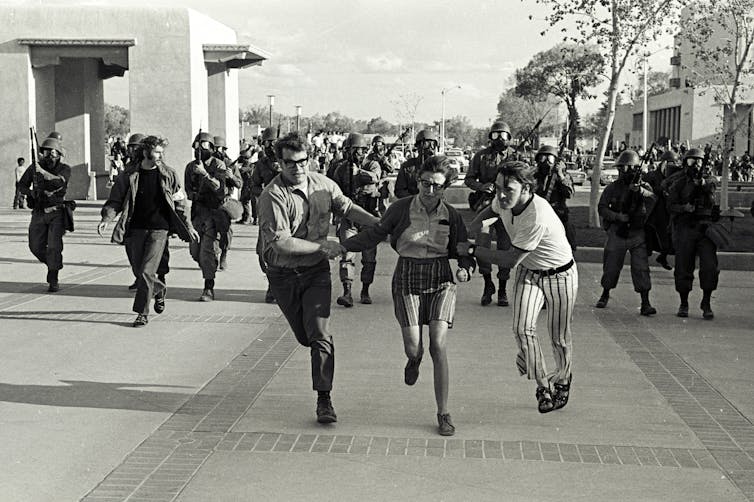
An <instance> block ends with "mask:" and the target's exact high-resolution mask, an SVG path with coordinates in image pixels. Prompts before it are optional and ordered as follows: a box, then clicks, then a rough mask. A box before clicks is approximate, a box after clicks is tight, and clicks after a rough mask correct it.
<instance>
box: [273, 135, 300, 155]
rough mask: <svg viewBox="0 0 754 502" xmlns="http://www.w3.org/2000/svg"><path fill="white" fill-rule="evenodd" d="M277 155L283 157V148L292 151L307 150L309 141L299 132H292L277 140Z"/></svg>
mask: <svg viewBox="0 0 754 502" xmlns="http://www.w3.org/2000/svg"><path fill="white" fill-rule="evenodd" d="M274 146H275V155H277V157H278V158H279V159H282V158H283V150H284V149H285V150H290V151H292V152H306V151H307V141H306V138H305V137H304V136H302V135H301V134H299V133H297V132H291V133H288V134H286V135H285V136H283V137H282V138H280V139H279V140H277V141H276V142H275V145H274Z"/></svg>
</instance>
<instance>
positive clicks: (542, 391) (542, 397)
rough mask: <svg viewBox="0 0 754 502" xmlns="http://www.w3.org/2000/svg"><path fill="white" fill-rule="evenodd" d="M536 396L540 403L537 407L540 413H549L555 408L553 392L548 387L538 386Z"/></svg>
mask: <svg viewBox="0 0 754 502" xmlns="http://www.w3.org/2000/svg"><path fill="white" fill-rule="evenodd" d="M535 396H537V402H538V403H539V406H538V407H537V408H538V409H539V412H540V413H549V412H551V411H552V410H554V409H555V403H553V401H552V393H551V392H550V389H548V388H547V387H537V392H536V394H535Z"/></svg>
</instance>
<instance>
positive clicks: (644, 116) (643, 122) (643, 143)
mask: <svg viewBox="0 0 754 502" xmlns="http://www.w3.org/2000/svg"><path fill="white" fill-rule="evenodd" d="M647 57H648V55H646V54H645V55H644V112H643V113H642V120H641V146H642V148H643V149H644V152H646V151H647V124H648V123H649V121H648V119H649V117H648V115H649V109H648V108H649V107H648V106H647V80H648V78H647V77H648V73H649V72H648V71H647Z"/></svg>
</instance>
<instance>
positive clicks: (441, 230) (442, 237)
mask: <svg viewBox="0 0 754 502" xmlns="http://www.w3.org/2000/svg"><path fill="white" fill-rule="evenodd" d="M432 242H433V243H434V245H435V246H437V249H438V250H444V249H447V248H448V244H449V242H450V224H449V223H448V222H447V220H444V221H441V222H438V223H436V224H435V225H434V228H433V232H432Z"/></svg>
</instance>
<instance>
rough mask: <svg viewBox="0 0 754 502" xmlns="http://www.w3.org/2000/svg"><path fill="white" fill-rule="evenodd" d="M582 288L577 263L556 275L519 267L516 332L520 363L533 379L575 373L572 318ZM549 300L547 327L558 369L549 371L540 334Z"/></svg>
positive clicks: (521, 370)
mask: <svg viewBox="0 0 754 502" xmlns="http://www.w3.org/2000/svg"><path fill="white" fill-rule="evenodd" d="M578 288H579V273H578V270H577V269H576V264H575V263H574V264H573V266H572V267H571V268H570V269H568V270H566V271H565V272H560V273H558V274H554V275H549V276H548V275H543V274H540V273H537V272H534V271H531V270H528V269H526V268H525V267H522V266H519V267H518V269H517V270H516V282H515V286H514V290H513V333H514V335H515V337H516V344H517V345H518V354H517V355H516V366H517V368H518V372H519V374H521V375H522V376H523V375H526V376H527V378H528V379H529V380H533V379H538V380H539V381H542V380H545V379H548V380H553V379H554V380H556V381H557V380H561V381H562V380H566V379H568V376H569V375H570V374H571V358H572V351H573V345H572V340H571V318H572V316H573V307H574V305H575V304H576V294H577V292H578ZM545 301H546V302H547V328H548V331H549V333H550V342H551V344H552V353H553V356H554V358H555V366H556V368H555V371H553V372H552V373H549V374H548V373H547V368H546V366H545V359H544V355H543V354H542V348H541V346H540V343H539V337H538V336H537V317H538V316H539V314H540V312H541V310H542V304H543V303H544V302H545Z"/></svg>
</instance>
